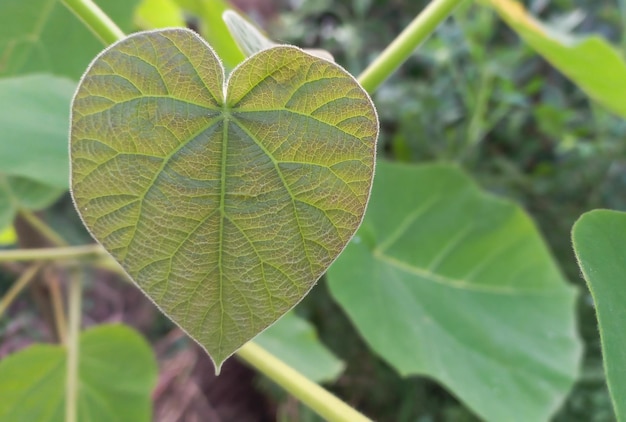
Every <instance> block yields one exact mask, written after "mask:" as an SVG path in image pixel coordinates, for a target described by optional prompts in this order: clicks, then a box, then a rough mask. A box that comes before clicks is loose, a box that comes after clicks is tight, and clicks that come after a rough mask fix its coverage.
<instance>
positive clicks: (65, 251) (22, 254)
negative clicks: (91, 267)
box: [0, 245, 106, 262]
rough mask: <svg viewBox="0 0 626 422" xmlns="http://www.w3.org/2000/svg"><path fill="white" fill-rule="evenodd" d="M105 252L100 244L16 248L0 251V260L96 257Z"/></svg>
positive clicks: (20, 260) (52, 259)
mask: <svg viewBox="0 0 626 422" xmlns="http://www.w3.org/2000/svg"><path fill="white" fill-rule="evenodd" d="M103 254H106V252H105V251H104V249H103V248H102V246H100V245H83V246H68V247H64V248H38V249H17V250H9V251H1V252H0V262H24V261H57V260H64V259H65V260H66V259H78V258H91V257H93V258H97V257H99V256H101V255H103Z"/></svg>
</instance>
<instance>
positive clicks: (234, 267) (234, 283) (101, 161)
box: [71, 29, 378, 369]
mask: <svg viewBox="0 0 626 422" xmlns="http://www.w3.org/2000/svg"><path fill="white" fill-rule="evenodd" d="M377 130H378V125H377V119H376V113H375V110H374V108H373V105H372V103H371V101H370V99H369V97H368V96H367V94H366V93H365V92H364V91H363V89H362V88H361V87H360V86H359V85H358V83H357V82H356V81H355V80H354V78H352V77H351V76H350V75H349V74H347V73H346V72H345V71H344V70H343V69H341V68H340V67H339V66H337V65H335V64H333V63H330V62H328V61H326V60H323V59H320V58H317V57H314V56H311V55H309V54H306V53H305V52H303V51H301V50H299V49H298V48H295V47H289V46H280V47H276V48H272V49H269V50H264V51H262V52H260V53H258V54H256V55H254V56H252V57H250V58H249V59H247V60H246V61H245V62H243V63H242V64H241V65H240V66H239V67H237V68H236V69H235V70H234V71H233V72H232V73H231V75H230V77H229V79H228V81H227V82H226V83H225V82H224V70H223V67H222V65H221V64H220V62H219V60H218V58H217V57H216V56H215V54H214V53H213V51H212V50H211V48H210V47H209V46H208V45H207V44H205V43H204V42H203V41H202V40H201V39H200V38H199V37H198V36H197V35H196V34H195V33H193V32H191V31H188V30H183V29H170V30H163V31H154V32H144V33H139V34H135V35H132V36H130V37H128V38H126V39H124V40H122V41H121V42H119V43H116V44H114V45H113V46H112V47H111V48H109V49H107V50H106V51H105V52H103V53H102V54H101V55H100V56H98V57H97V58H96V60H95V61H94V62H93V63H92V65H91V66H90V68H89V69H88V71H87V73H86V74H85V77H84V78H83V80H82V81H81V83H80V85H79V88H78V91H77V93H76V96H75V99H74V102H73V107H72V133H71V159H72V171H71V179H72V187H73V195H74V199H75V202H76V205H77V208H78V211H79V213H80V214H81V216H82V218H83V220H84V222H85V224H86V225H87V227H88V228H89V229H90V231H91V232H92V234H93V235H94V237H95V238H96V239H98V240H99V241H100V242H101V243H102V244H103V245H104V247H105V248H106V249H107V250H108V251H109V252H110V253H111V254H112V255H113V256H114V257H115V258H116V259H117V260H118V261H119V262H120V263H121V264H122V266H123V267H124V269H125V270H126V271H127V272H128V274H129V275H130V276H131V277H132V278H133V279H134V280H135V281H136V282H137V284H138V285H139V286H140V287H141V289H142V290H143V291H144V292H146V293H147V294H148V296H149V297H151V298H152V300H153V301H154V302H155V303H156V304H157V305H158V306H159V307H160V308H161V309H162V310H163V311H164V312H165V313H166V314H167V315H168V316H169V317H170V318H172V319H173V320H174V321H175V322H176V323H178V324H179V325H180V326H181V327H182V328H183V329H184V330H185V331H186V332H187V333H189V334H190V335H191V336H192V337H193V338H194V339H196V340H197V341H198V342H199V343H200V344H201V345H202V346H203V347H205V348H206V350H207V351H208V352H209V354H210V355H211V356H212V358H213V360H214V362H215V363H216V367H217V368H218V369H219V367H220V366H221V364H222V362H223V361H224V360H225V359H226V358H227V357H228V356H230V355H231V354H232V353H233V352H234V351H235V350H236V349H237V348H239V347H240V346H241V345H243V344H244V343H245V342H246V341H248V340H250V339H251V338H252V337H254V336H255V335H256V334H258V333H259V332H260V331H262V330H263V329H265V328H266V327H268V326H269V325H270V324H272V323H273V322H275V321H276V320H277V319H278V318H279V317H280V316H281V315H283V314H284V313H285V312H287V311H288V310H289V309H291V308H292V307H293V306H294V305H295V304H296V303H297V302H299V301H300V300H301V299H302V297H303V296H304V295H305V294H306V293H307V292H308V291H309V289H311V287H312V286H313V284H315V282H316V280H317V279H318V278H319V277H320V276H321V275H322V274H323V273H324V271H325V270H326V269H327V268H328V266H329V265H330V264H331V262H332V261H333V260H334V259H335V258H336V257H337V255H338V254H339V253H340V252H341V251H342V250H343V248H344V247H345V245H346V243H347V242H348V241H349V239H350V238H351V237H352V235H353V233H354V231H355V230H356V229H357V227H358V225H359V224H360V222H361V219H362V216H363V213H364V211H365V205H366V203H367V200H368V197H369V191H370V186H371V182H372V174H373V167H374V156H375V144H376V137H377Z"/></svg>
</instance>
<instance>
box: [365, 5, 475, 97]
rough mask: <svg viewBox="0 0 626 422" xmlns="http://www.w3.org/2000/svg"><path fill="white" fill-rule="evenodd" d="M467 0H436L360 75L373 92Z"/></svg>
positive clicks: (366, 87)
mask: <svg viewBox="0 0 626 422" xmlns="http://www.w3.org/2000/svg"><path fill="white" fill-rule="evenodd" d="M462 2H463V0H433V1H431V2H430V3H429V4H428V5H427V6H426V7H425V8H424V10H422V12H421V13H420V14H419V15H417V16H416V17H415V19H413V21H412V22H411V23H410V24H409V26H407V27H406V28H405V29H404V31H402V32H401V33H400V35H398V36H397V37H396V39H395V40H394V41H393V42H392V43H391V44H389V46H387V48H386V49H385V50H384V51H383V52H382V53H381V54H380V55H379V56H378V57H377V58H376V60H374V61H373V62H372V63H371V64H370V65H369V66H368V67H367V69H365V70H364V71H363V73H361V75H360V76H359V77H358V78H357V80H358V81H359V83H360V84H361V85H362V86H363V88H364V89H365V90H366V91H367V92H369V93H370V94H371V93H372V92H374V91H375V90H376V88H378V87H379V86H380V84H382V83H383V82H384V81H385V79H387V78H388V77H389V76H391V74H392V73H393V72H394V71H395V70H396V69H397V68H398V67H400V65H401V64H402V63H404V62H405V61H406V59H407V58H408V57H409V56H410V55H411V54H412V53H413V51H414V50H415V49H416V48H417V47H418V46H419V45H420V44H421V43H422V42H424V41H425V40H426V39H427V38H428V37H429V36H430V35H431V34H432V33H433V32H434V31H435V28H437V26H438V25H439V24H440V23H441V22H443V21H444V20H445V19H446V18H447V17H448V16H449V15H450V13H452V11H453V10H454V8H456V7H457V6H458V5H459V4H461V3H462Z"/></svg>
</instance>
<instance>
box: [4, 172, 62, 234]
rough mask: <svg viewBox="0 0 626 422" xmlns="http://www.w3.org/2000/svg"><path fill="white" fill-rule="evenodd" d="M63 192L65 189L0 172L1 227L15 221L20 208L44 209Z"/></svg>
mask: <svg viewBox="0 0 626 422" xmlns="http://www.w3.org/2000/svg"><path fill="white" fill-rule="evenodd" d="M63 192H65V189H59V188H54V187H50V186H48V185H44V184H41V183H39V182H35V181H33V180H30V179H26V178H24V177H15V176H6V175H4V174H2V173H0V229H4V228H6V227H8V226H9V225H10V224H11V223H13V220H14V219H15V216H16V215H17V213H18V211H19V210H20V209H25V210H32V211H38V210H41V209H44V208H46V207H48V206H50V205H52V204H53V203H54V201H56V200H57V199H58V198H59V197H60V196H61V195H62V194H63Z"/></svg>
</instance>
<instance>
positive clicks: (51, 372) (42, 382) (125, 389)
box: [0, 325, 157, 422]
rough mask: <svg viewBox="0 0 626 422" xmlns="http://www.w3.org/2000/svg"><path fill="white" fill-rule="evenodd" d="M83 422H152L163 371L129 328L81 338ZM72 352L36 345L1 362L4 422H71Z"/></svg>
mask: <svg viewBox="0 0 626 422" xmlns="http://www.w3.org/2000/svg"><path fill="white" fill-rule="evenodd" d="M79 348H80V357H79V364H78V365H79V366H78V378H79V379H78V411H77V415H78V420H79V421H81V422H100V421H102V422H112V421H115V422H142V421H145V422H148V421H150V415H151V413H152V411H151V407H152V406H151V400H150V393H151V390H152V388H153V387H154V385H155V383H156V377H157V365H156V361H155V359H154V355H153V354H152V350H151V349H150V346H149V345H148V344H147V343H146V342H145V340H143V338H141V336H139V335H138V334H137V333H136V332H135V331H133V330H131V329H130V328H128V327H125V326H123V325H101V326H98V327H96V328H92V329H90V330H88V331H85V332H84V333H82V334H81V337H80V344H79ZM66 356H67V353H66V349H65V348H64V347H63V346H60V345H35V346H31V347H29V348H27V349H25V350H22V351H20V352H18V353H15V354H14V355H10V356H9V357H7V358H5V359H3V360H2V361H0V397H2V400H0V422H35V421H36V422H60V421H63V420H65V417H64V413H65V382H66Z"/></svg>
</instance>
